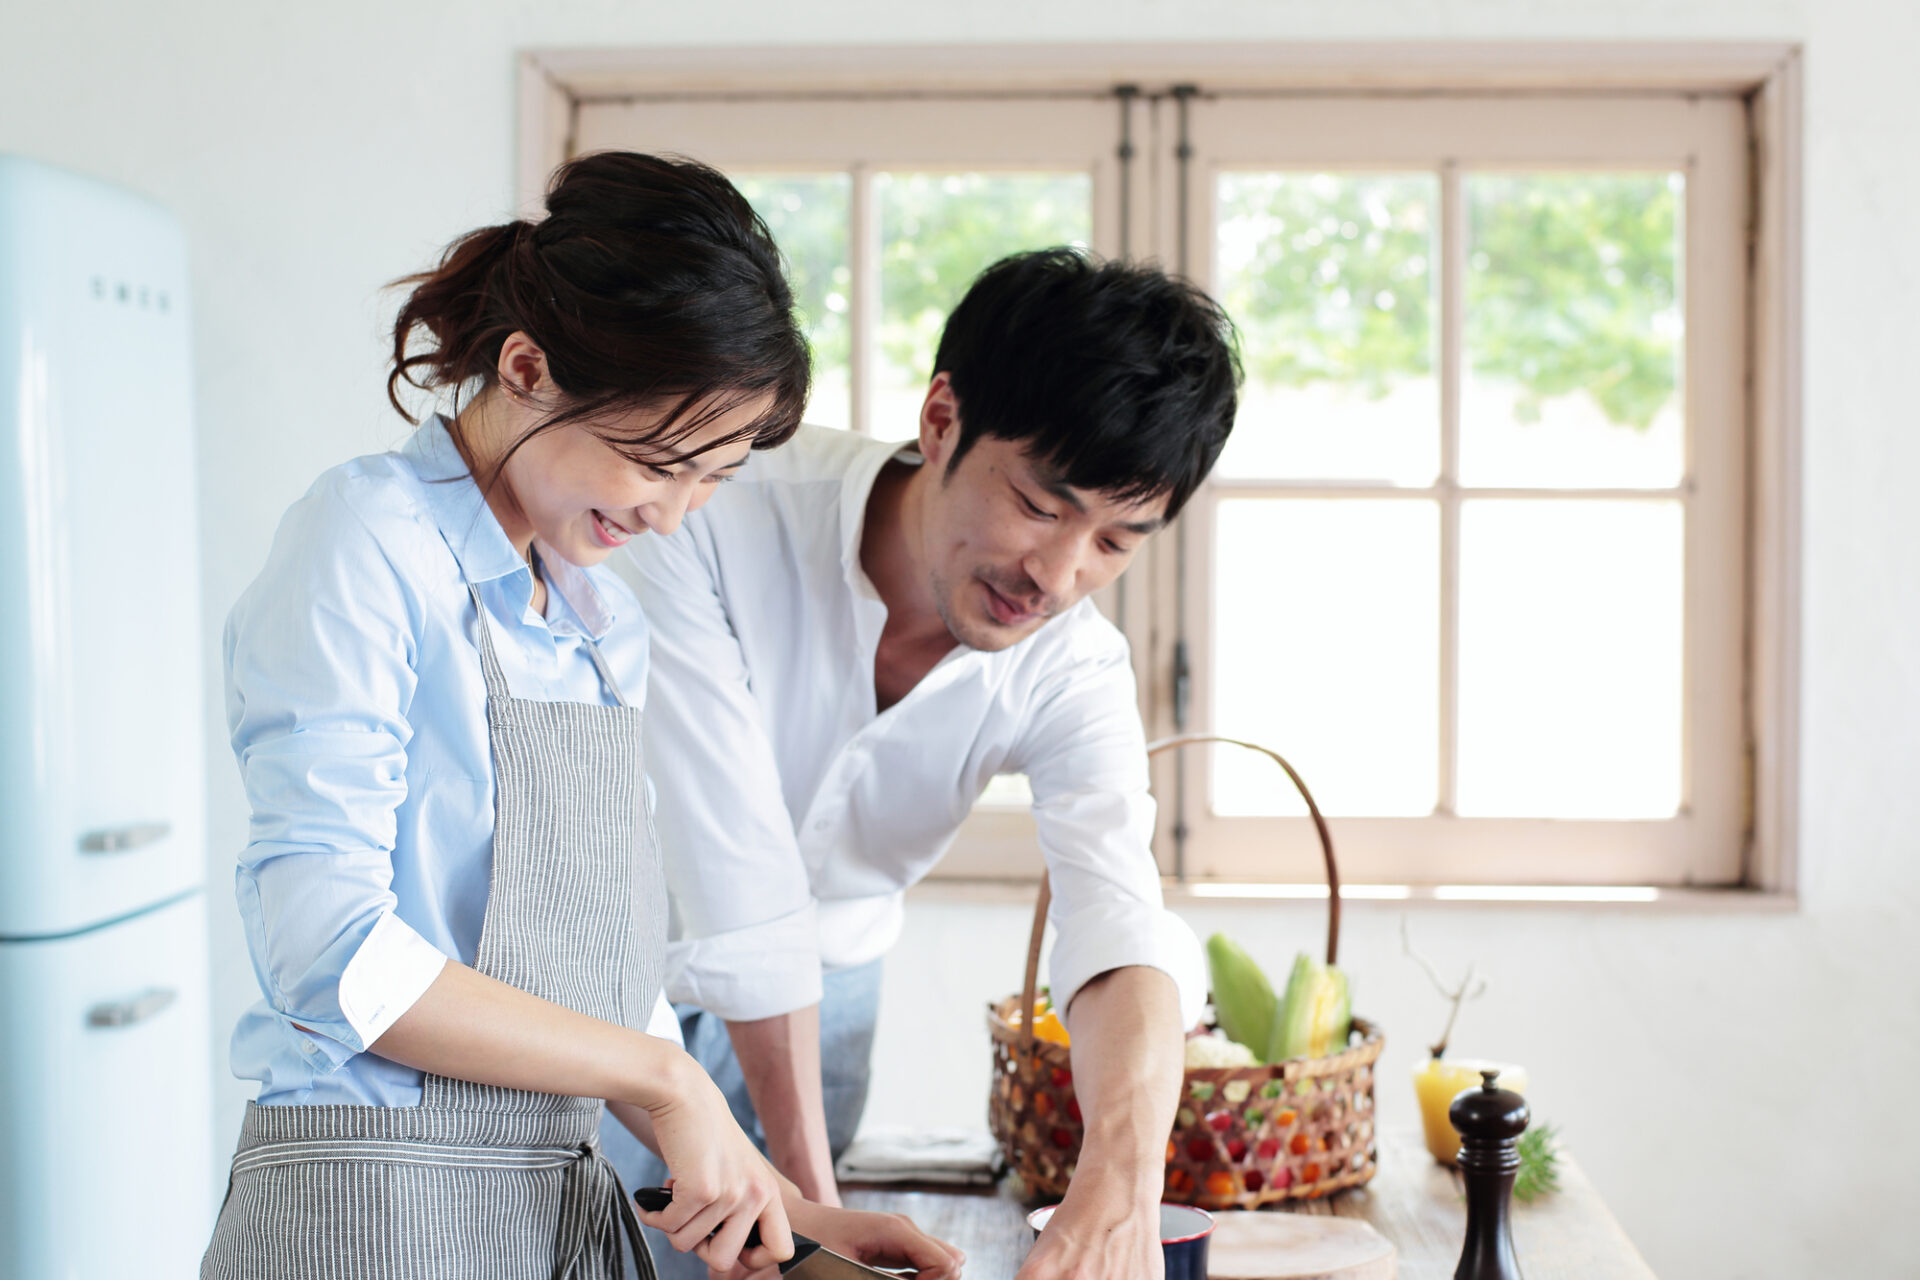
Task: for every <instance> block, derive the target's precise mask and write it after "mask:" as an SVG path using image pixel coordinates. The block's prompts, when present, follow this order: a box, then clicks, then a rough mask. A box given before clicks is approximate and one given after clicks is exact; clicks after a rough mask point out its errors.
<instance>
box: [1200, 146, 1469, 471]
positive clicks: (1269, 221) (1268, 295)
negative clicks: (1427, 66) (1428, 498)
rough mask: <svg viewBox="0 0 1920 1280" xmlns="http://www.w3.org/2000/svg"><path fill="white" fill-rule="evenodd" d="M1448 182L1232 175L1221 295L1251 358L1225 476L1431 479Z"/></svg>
mask: <svg viewBox="0 0 1920 1280" xmlns="http://www.w3.org/2000/svg"><path fill="white" fill-rule="evenodd" d="M1439 191H1440V189H1439V180H1438V179H1437V178H1436V177H1435V176H1434V175H1432V174H1405V175H1403V174H1351V173H1350V174H1333V173H1310V174H1308V173H1226V174H1222V175H1221V176H1220V178H1219V185H1218V188H1217V196H1218V209H1219V213H1218V222H1217V224H1216V229H1215V236H1216V241H1215V246H1216V254H1217V258H1218V266H1219V281H1220V286H1219V287H1220V297H1221V301H1222V302H1223V303H1224V304H1225V306H1226V308H1227V312H1228V314H1229V315H1231V316H1232V317H1233V318H1234V321H1235V323H1236V324H1238V325H1239V326H1240V334H1241V342H1242V344H1243V347H1242V354H1243V356H1244V358H1245V361H1246V369H1247V382H1246V388H1245V391H1244V398H1243V400H1242V402H1241V409H1240V415H1239V420H1238V422H1237V423H1236V425H1235V427H1234V431H1233V435H1232V436H1231V437H1230V438H1229V440H1228V443H1227V448H1226V452H1225V454H1224V456H1223V457H1222V458H1221V461H1220V467H1219V473H1220V474H1221V475H1225V476H1243V477H1272V478H1286V479H1300V478H1305V479H1315V478H1325V479H1341V480H1373V481H1387V482H1390V483H1397V484H1416V485H1417V484H1426V483H1429V482H1431V481H1432V479H1433V477H1434V475H1435V473H1436V472H1437V471H1438V470H1439V463H1440V388H1439V383H1438V380H1437V379H1436V378H1435V375H1434V341H1435V338H1434V333H1435V327H1434V319H1433V317H1434V304H1433V292H1434V283H1433V282H1434V279H1435V273H1434V271H1433V270H1432V265H1431V264H1433V263H1434V262H1436V261H1437V260H1438V255H1437V254H1436V252H1435V250H1434V242H1435V236H1436V235H1437V228H1438V218H1437V217H1436V216H1435V211H1436V210H1437V209H1438V207H1439V198H1440V197H1439Z"/></svg>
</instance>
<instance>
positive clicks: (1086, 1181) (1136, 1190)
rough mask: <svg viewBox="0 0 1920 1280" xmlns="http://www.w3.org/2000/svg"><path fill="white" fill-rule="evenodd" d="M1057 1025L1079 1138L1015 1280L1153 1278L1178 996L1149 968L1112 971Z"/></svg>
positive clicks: (1176, 1051)
mask: <svg viewBox="0 0 1920 1280" xmlns="http://www.w3.org/2000/svg"><path fill="white" fill-rule="evenodd" d="M1066 1021H1067V1034H1068V1036H1069V1038H1070V1039H1071V1041H1072V1047H1071V1052H1072V1054H1073V1088H1074V1095H1075V1097H1076V1098H1078V1099H1079V1102H1080V1111H1081V1115H1082V1116H1083V1117H1084V1118H1085V1122H1086V1135H1085V1137H1084V1138H1083V1139H1082V1142H1081V1147H1080V1159H1079V1161H1078V1163H1077V1164H1076V1165H1075V1167H1074V1171H1073V1181H1072V1182H1071V1183H1070V1184H1069V1185H1068V1187H1067V1195H1066V1199H1065V1200H1063V1201H1062V1202H1061V1204H1060V1208H1059V1209H1058V1210H1057V1211H1056V1212H1055V1214H1054V1217H1053V1221H1052V1222H1051V1223H1050V1224H1049V1225H1048V1227H1047V1230H1046V1231H1045V1232H1043V1233H1042V1234H1041V1236H1040V1239H1039V1241H1038V1242H1037V1243H1036V1244H1035V1245H1034V1247H1033V1252H1031V1253H1030V1254H1028V1255H1027V1261H1026V1263H1025V1265H1023V1266H1022V1267H1021V1268H1020V1280H1112V1278H1113V1277H1116V1276H1125V1277H1138V1278H1139V1280H1154V1278H1155V1277H1158V1276H1160V1275H1161V1274H1162V1273H1163V1270H1164V1265H1165V1264H1164V1259H1163V1257H1162V1255H1161V1252H1160V1215H1159V1213H1158V1211H1157V1207H1158V1205H1159V1203H1160V1195H1161V1184H1162V1181H1163V1179H1164V1178H1165V1176H1166V1157H1167V1135H1168V1134H1169V1133H1171V1132H1172V1131H1173V1113H1174V1111H1175V1109H1176V1108H1177V1107H1178V1106H1179V1101H1180V1082H1181V1080H1182V1079H1183V1078H1184V1066H1183V1063H1184V1060H1185V1045H1184V1040H1185V1034H1184V1029H1183V1028H1182V1026H1181V1023H1180V995H1179V991H1178V989H1177V988H1176V987H1175V986H1174V983H1173V979H1171V978H1169V977H1168V976H1167V975H1166V974H1164V973H1162V972H1161V971H1160V970H1158V969H1150V968H1146V967H1144V966H1140V965H1134V966H1130V967H1128V968H1125V969H1113V970H1110V971H1108V972H1107V973H1103V974H1101V975H1100V976H1099V977H1097V978H1095V979H1094V980H1093V981H1091V982H1089V983H1087V984H1086V985H1085V986H1083V987H1081V988H1080V990H1079V992H1078V993H1077V994H1076V995H1075V996H1074V998H1073V1003H1072V1004H1071V1005H1070V1006H1069V1007H1068V1009H1067V1019H1066Z"/></svg>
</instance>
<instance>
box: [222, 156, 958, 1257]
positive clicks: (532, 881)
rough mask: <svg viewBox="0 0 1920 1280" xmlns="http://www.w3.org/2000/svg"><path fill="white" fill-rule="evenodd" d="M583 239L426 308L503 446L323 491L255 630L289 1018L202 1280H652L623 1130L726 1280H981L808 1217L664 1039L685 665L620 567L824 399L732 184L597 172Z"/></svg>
mask: <svg viewBox="0 0 1920 1280" xmlns="http://www.w3.org/2000/svg"><path fill="white" fill-rule="evenodd" d="M547 209H548V217H547V218H545V219H544V220H543V221H541V222H539V223H537V224H533V223H526V222H513V223H508V224H506V225H504V226H497V227H488V228H485V229H483V230H480V231H476V232H473V233H472V234H470V235H468V236H465V237H463V238H462V239H460V240H459V241H457V242H455V243H454V245H453V246H452V247H451V248H449V249H448V251H447V253H446V255H445V256H444V258H443V259H442V261H441V263H440V265H439V266H438V268H437V269H435V270H433V271H430V272H426V273H424V274H422V275H419V276H415V277H412V278H410V280H409V281H407V282H406V283H409V284H412V285H413V286H414V287H413V291H412V293H411V295H410V296H409V298H408V299H407V302H406V304H405V305H404V306H403V307H402V309H401V311H400V315H399V318H398V320H397V322H396V323H395V325H394V369H393V372H392V374H391V376H390V377H389V379H388V394H389V397H390V398H392V399H393V402H394V405H395V408H397V409H400V410H401V412H402V413H403V414H405V412H406V411H405V409H404V408H403V407H402V406H401V403H400V399H399V396H398V390H399V384H400V382H401V381H403V380H404V381H406V382H409V383H412V384H413V385H414V386H417V387H420V388H422V389H426V390H432V391H450V392H452V393H454V395H455V396H456V403H457V402H458V400H459V399H460V398H462V397H463V393H464V398H465V404H464V407H460V408H459V409H458V412H457V413H455V414H454V416H452V417H450V418H449V417H442V416H439V415H435V416H433V417H431V418H430V419H429V420H428V421H427V422H425V423H424V424H423V425H421V426H420V427H419V428H418V430H416V431H415V433H414V434H413V436H412V438H411V439H409V440H408V441H407V443H406V444H405V446H404V447H403V448H401V449H400V450H398V451H397V452H394V453H389V454H382V455H378V456H375V457H368V458H361V459H358V460H356V461H354V462H350V463H347V464H346V465H344V466H341V467H337V468H335V469H334V470H332V471H329V472H327V473H326V474H325V475H323V476H322V477H321V478H320V479H319V481H317V482H316V483H315V485H314V486H313V488H312V489H311V490H310V491H309V492H308V493H307V495H306V496H305V497H303V498H302V499H301V500H300V501H299V502H298V503H296V504H295V505H294V506H293V508H292V509H291V510H290V511H289V512H288V513H287V516H286V518H285V519H284V520H283V522H282V523H281V526H280V530H279V533H278V535H277V536H276V538H275V540H274V544H273V548H272V550H271V552H270V553H269V556H268V560H267V565H266V567H265V569H264V570H263V571H262V572H261V574H260V577H259V578H258V580H256V581H255V582H254V583H253V585H252V586H251V587H250V588H249V589H248V590H247V592H246V593H245V595H244V596H243V597H242V598H241V600H240V602H239V603H238V604H237V605H236V606H235V608H234V611H233V614H232V617H231V619H230V620H229V623H228V628H227V635H226V662H227V675H228V712H229V721H230V724H231V728H232V736H233V743H234V749H235V752H236V754H237V755H238V758H239V762H240V768H241V773H242V776H243V779H244V782H245V784H246V788H247V792H248V798H249V800H250V801H251V804H252V813H253V818H252V833H251V841H250V843H249V844H248V846H247V849H246V851H245V852H244V853H243V854H242V855H241V860H240V868H239V873H238V894H239V899H240V908H241V914H242V916H243V918H244V920H245V924H246V928H247V937H248V943H249V947H250V949H251V952H252V956H253V962H254V968H255V972H256V975H257V977H258V979H259V981H260V985H261V989H262V992H263V994H264V996H265V998H264V999H263V1000H262V1001H261V1002H260V1003H259V1004H257V1005H255V1006H254V1007H253V1008H252V1009H250V1010H249V1011H248V1012H247V1014H246V1015H245V1016H244V1017H243V1018H242V1019H241V1021H240V1024H239V1027H238V1028H237V1029H236V1031H235V1033H234V1038H233V1058H234V1069H235V1072H236V1074H238V1075H240V1076H242V1077H243V1078H253V1079H257V1080H259V1081H260V1093H259V1099H258V1101H257V1102H255V1103H254V1104H251V1105H250V1106H249V1107H248V1110H247V1116H246V1120H245V1124H244V1126H243V1129H242V1132H241V1138H240V1144H239V1150H238V1152H237V1153H236V1155H235V1157H234V1163H233V1174H232V1179H231V1182H230V1184H229V1190H228V1195H227V1200H226V1203H225V1205H224V1206H223V1207H222V1210H221V1214H220V1218H219V1221H218V1223H217V1225H216V1227H215V1230H214V1236H213V1241H212V1244H211V1245H210V1247H209V1249H208V1252H207V1255H206V1258H205V1260H204V1262H203V1264H202V1275H203V1276H207V1277H269V1276H270V1277H275V1278H276V1280H282V1278H286V1277H302V1276H309V1275H312V1276H319V1275H325V1276H329V1277H332V1276H356V1277H358V1276H368V1277H376V1276H377V1277H422V1278H424V1277H435V1278H436V1280H439V1278H443V1277H459V1276H480V1275H485V1276H489V1277H492V1276H511V1277H519V1276H526V1277H535V1276H538V1277H541V1278H542V1280H546V1278H548V1277H555V1276H579V1277H605V1276H613V1275H618V1274H619V1271H620V1266H621V1263H620V1257H619V1254H620V1241H621V1239H622V1238H623V1237H624V1238H625V1239H626V1241H627V1242H628V1245H629V1246H630V1247H631V1248H632V1249H633V1251H634V1253H635V1263H636V1265H637V1267H638V1268H639V1271H640V1273H641V1274H642V1275H643V1276H650V1275H651V1274H652V1265H651V1262H650V1260H649V1259H648V1258H647V1256H646V1253H645V1248H644V1246H643V1245H642V1244H641V1243H640V1237H639V1232H638V1230H637V1228H636V1225H635V1219H634V1213H633V1210H632V1207H631V1206H630V1205H629V1203H628V1201H627V1199H626V1196H625V1194H624V1193H623V1192H622V1190H621V1188H620V1186H619V1184H618V1181H617V1179H615V1178H614V1176H613V1174H612V1171H611V1169H610V1167H609V1166H608V1165H607V1164H606V1162H605V1160H604V1159H602V1158H601V1156H600V1154H599V1149H598V1147H597V1145H596V1141H595V1136H594V1135H595V1132H596V1129H597V1126H598V1122H599V1117H600V1111H601V1105H602V1102H601V1100H603V1099H604V1100H605V1101H606V1103H607V1104H608V1105H610V1106H612V1107H613V1108H614V1110H615V1113H616V1114H617V1115H618V1116H619V1117H620V1118H621V1119H622V1120H623V1121H624V1122H626V1123H627V1124H628V1125H629V1126H630V1127H631V1128H632V1129H633V1130H634V1131H635V1133H636V1134H638V1135H639V1136H640V1137H641V1138H642V1140H643V1141H646V1142H648V1143H649V1145H652V1146H654V1147H655V1149H656V1150H657V1151H659V1153H660V1154H661V1155H662V1157H663V1158H664V1159H665V1161H666V1163H667V1165H668V1167H669V1168H670V1169H671V1170H672V1171H673V1175H674V1181H673V1202H672V1204H671V1206H670V1207H669V1208H667V1209H666V1210H664V1211H662V1212H660V1213H658V1214H649V1215H645V1219H646V1221H647V1223H648V1225H651V1226H655V1227H658V1228H659V1229H661V1230H662V1231H664V1232H666V1233H667V1234H668V1237H669V1239H671V1241H672V1242H673V1244H674V1246H675V1247H676V1248H678V1249H681V1250H688V1249H692V1250H695V1251H697V1252H698V1253H699V1254H700V1256H701V1257H702V1258H703V1259H704V1260H705V1261H706V1262H707V1263H708V1264H709V1265H710V1266H712V1267H715V1268H718V1269H723V1270H724V1269H726V1268H729V1267H733V1266H735V1265H736V1263H737V1264H739V1265H741V1266H743V1267H764V1266H767V1265H769V1264H771V1263H772V1262H774V1261H776V1260H778V1259H781V1258H784V1257H787V1256H789V1254H790V1250H791V1248H792V1238H791V1235H790V1233H789V1229H788V1217H789V1214H791V1215H792V1217H793V1220H794V1221H795V1222H796V1223H799V1224H800V1225H801V1226H802V1227H803V1229H805V1230H806V1231H808V1232H809V1233H810V1234H815V1235H817V1236H820V1237H821V1238H823V1239H825V1240H827V1241H828V1243H830V1244H835V1245H838V1246H842V1247H843V1248H844V1250H846V1251H852V1252H855V1253H859V1254H864V1255H865V1256H867V1257H869V1258H871V1259H873V1260H875V1261H881V1262H886V1263H889V1264H892V1265H908V1266H917V1267H921V1268H924V1269H926V1270H927V1271H930V1272H939V1273H946V1272H950V1271H952V1270H954V1269H956V1268H957V1266H958V1255H957V1254H955V1253H954V1252H953V1251H951V1250H949V1249H948V1248H947V1247H946V1246H943V1245H940V1244H939V1243H938V1242H935V1241H932V1240H930V1239H929V1238H928V1237H925V1236H923V1235H921V1234H920V1233H919V1232H917V1231H915V1230H913V1229H912V1228H911V1225H910V1224H904V1223H903V1222H902V1221H901V1220H898V1219H893V1218H886V1217H881V1216H879V1215H871V1214H868V1215H859V1214H842V1213H839V1212H837V1211H832V1210H823V1209H821V1208H820V1207H819V1206H813V1205H807V1204H806V1203H805V1202H803V1201H800V1200H799V1198H798V1196H797V1193H795V1192H794V1191H793V1190H792V1188H791V1186H790V1185H785V1184H783V1183H782V1181H781V1180H780V1179H779V1178H778V1176H777V1175H776V1174H775V1173H774V1172H773V1171H772V1169H771V1168H770V1167H769V1166H768V1165H767V1163H766V1161H765V1160H764V1159H763V1158H762V1157H761V1156H760V1154H759V1153H758V1152H757V1151H756V1150H755V1149H754V1148H753V1146H752V1144H751V1142H750V1141H749V1140H748V1139H747V1138H746V1136H745V1135H744V1134H743V1133H741V1131H740V1130H739V1128H738V1126H737V1125H736V1124H735V1122H734V1120H733V1119H732V1117H731V1115H730V1114H729V1113H728V1110H727V1105H726V1103H725V1101H724V1100H723V1098H722V1097H721V1094H720V1093H719V1091H718V1090H717V1089H716V1088H715V1087H714V1085H713V1084H712V1082H711V1081H710V1080H708V1079H707V1078H706V1076H705V1075H704V1073H702V1072H701V1070H700V1068H699V1067H698V1066H697V1065H696V1064H695V1063H694V1062H693V1060H692V1059H691V1058H689V1057H688V1056H687V1055H686V1054H685V1053H684V1052H683V1051H682V1050H681V1049H680V1048H679V1047H678V1046H677V1043H675V1042H674V1041H673V1040H669V1039H662V1038H656V1037H654V1036H651V1035H648V1034H646V1033H645V1032H643V1031H641V1030H638V1029H637V1028H641V1027H644V1026H647V1025H648V1022H649V1015H650V1012H659V1011H664V1010H665V1005H664V1002H663V1001H662V998H661V994H660V985H661V967H662V960H663V956H664V948H665V942H666V933H665V929H666V900H665V888H664V884H663V881H662V877H661V871H660V861H659V857H660V855H659V850H658V849H657V847H656V846H655V844H654V839H653V834H652V825H651V822H650V820H649V799H648V796H647V791H646V782H645V775H644V763H643V761H642V758H641V750H640V714H641V713H640V710H639V708H638V707H637V705H635V704H634V703H632V702H630V701H629V698H631V697H638V696H639V695H640V694H642V692H643V691H644V689H645V686H646V630H645V625H644V623H643V621H642V619H641V618H640V615H639V612H638V607H637V605H636V604H635V602H634V600H633V598H632V596H631V595H630V594H629V593H628V592H627V591H626V590H625V589H624V587H622V586H621V585H620V583H619V582H618V580H617V579H616V578H615V577H614V576H613V575H612V574H611V573H609V572H608V571H606V570H604V569H601V568H596V567H595V566H596V565H597V564H598V563H599V561H601V560H602V559H604V558H605V557H606V556H607V555H608V553H609V552H611V551H612V550H614V549H615V548H617V547H619V546H620V545H621V544H623V543H625V542H626V541H627V540H628V539H630V538H633V537H636V536H640V535H643V534H647V533H649V532H651V533H655V534H662V535H664V534H668V533H671V532H672V531H673V530H674V528H675V527H676V526H677V525H678V524H679V522H680V519H681V517H682V516H683V515H684V514H685V513H686V512H687V511H688V510H690V509H692V508H695V507H698V506H699V505H700V503H701V502H703V501H704V500H705V498H706V497H707V496H708V495H709V494H711V493H712V492H713V486H714V485H716V484H718V483H721V482H723V481H724V480H726V479H727V478H728V477H729V476H731V475H732V474H733V473H734V472H736V471H737V470H738V469H739V468H740V467H741V466H742V465H743V464H744V463H745V462H746V460H747V456H748V451H749V450H750V449H752V448H768V447H772V446H774V445H777V444H779V443H780V442H782V441H783V440H785V439H786V438H787V437H788V436H789V435H791V434H792V432H793V430H794V428H795V426H796V425H797V423H798V421H799V417H800V412H801V409H802V407H803V405H804V404H805V401H806V395H807V387H808V376H809V374H808V360H807V351H806V345H805V342H804V339H803V338H802V336H801V334H800V332H799V330H798V328H797V327H796V324H795V321H794V317H793V314H792V298H791V295H790V293H789V291H788V288H787V286H786V283H785V281H784V279H783V277H782V275H781V271H780V263H779V257H778V253H777V251H776V250H775V248H774V246H773V243H772V241H771V239H770V238H769V237H768V234H767V231H766V228H765V226H764V225H763V224H762V223H761V222H760V220H759V219H758V218H757V217H756V216H755V215H754V214H753V212H752V210H751V208H750V207H749V206H748V205H747V204H746V202H745V201H744V200H743V199H742V198H741V196H740V195H739V193H738V192H737V191H735V190H734V189H733V187H732V186H731V185H730V184H729V183H728V182H727V181H726V179H725V178H723V177H721V176H720V175H719V174H718V173H715V172H714V171H712V170H710V169H707V168H705V167H704V166H701V165H697V164H693V163H690V162H686V161H673V160H665V159H658V158H654V157H648V156H639V155H631V154H622V153H612V154H603V155H596V156H590V157H586V158H584V159H580V160H576V161H574V162H573V163H571V164H569V165H568V166H566V168H564V169H563V170H561V171H560V173H559V174H558V175H556V179H555V183H554V186H553V188H552V190H551V192H550V194H549V195H548V198H547ZM421 335H424V337H425V339H426V342H425V344H424V346H421V347H420V349H416V345H418V344H417V342H416V339H418V338H419V337H420V336H421ZM410 420H411V419H410ZM655 1025H657V1026H659V1027H661V1028H663V1029H665V1028H671V1027H672V1025H673V1022H672V1018H671V1015H670V1013H667V1014H666V1015H665V1016H663V1017H660V1018H659V1019H658V1021H657V1022H656V1023H655ZM667 1034H671V1032H667ZM756 1226H757V1227H758V1229H759V1238H760V1243H759V1244H758V1245H757V1246H756V1247H754V1248H747V1247H745V1246H746V1240H747V1237H748V1233H749V1232H750V1231H751V1230H752V1229H753V1228H755V1227H756Z"/></svg>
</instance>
